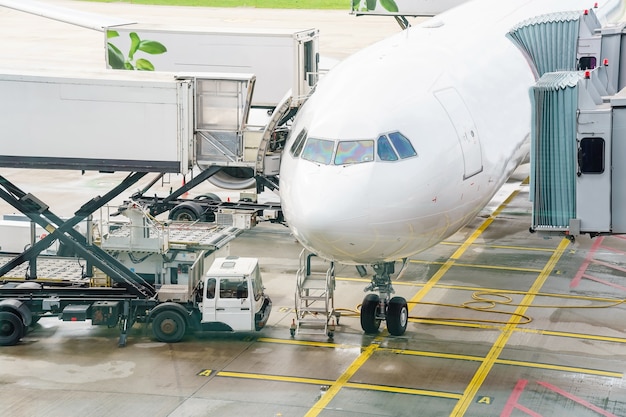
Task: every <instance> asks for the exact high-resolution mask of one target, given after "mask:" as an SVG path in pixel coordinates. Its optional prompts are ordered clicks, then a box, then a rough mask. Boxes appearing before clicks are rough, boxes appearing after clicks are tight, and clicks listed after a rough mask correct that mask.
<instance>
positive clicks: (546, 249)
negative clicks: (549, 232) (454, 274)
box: [409, 242, 554, 262]
mask: <svg viewBox="0 0 626 417" xmlns="http://www.w3.org/2000/svg"><path fill="white" fill-rule="evenodd" d="M439 244H440V245H448V246H461V243H460V242H440V243H439ZM476 246H477V247H483V248H493V249H513V250H523V251H537V252H554V249H552V248H538V247H535V246H513V245H485V244H480V243H477V244H476ZM409 262H413V261H412V260H410V261H409Z"/></svg>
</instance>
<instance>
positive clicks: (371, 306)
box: [361, 294, 380, 334]
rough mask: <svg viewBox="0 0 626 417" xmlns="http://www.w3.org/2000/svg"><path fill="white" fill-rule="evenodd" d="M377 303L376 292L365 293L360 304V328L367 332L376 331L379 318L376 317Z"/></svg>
mask: <svg viewBox="0 0 626 417" xmlns="http://www.w3.org/2000/svg"><path fill="white" fill-rule="evenodd" d="M379 303H380V297H379V296H378V294H367V295H366V296H365V298H364V299H363V304H361V328H362V329H363V331H364V332H365V333H367V334H373V333H378V328H379V327H380V319H377V318H376V316H377V314H376V311H377V310H378V304H379Z"/></svg>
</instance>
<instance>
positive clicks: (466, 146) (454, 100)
mask: <svg viewBox="0 0 626 417" xmlns="http://www.w3.org/2000/svg"><path fill="white" fill-rule="evenodd" d="M435 97H437V100H439V103H441V105H442V106H443V108H444V110H445V111H446V113H447V114H448V117H449V118H450V121H451V122H452V125H453V126H454V129H455V130H456V134H457V137H458V139H459V144H460V145H461V151H462V152H463V162H464V164H465V171H464V175H463V179H468V178H470V177H473V176H474V175H476V174H478V173H480V172H481V171H482V170H483V153H482V147H481V145H480V138H479V136H478V129H477V128H476V125H475V124H474V120H473V119H472V115H471V114H470V112H469V110H468V109H467V106H466V105H465V103H464V102H463V99H462V98H461V96H460V95H459V93H458V91H456V89H454V88H446V89H444V90H440V91H437V92H436V93H435Z"/></svg>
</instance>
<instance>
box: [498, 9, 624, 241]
mask: <svg viewBox="0 0 626 417" xmlns="http://www.w3.org/2000/svg"><path fill="white" fill-rule="evenodd" d="M509 35H510V36H511V38H512V39H514V40H515V41H516V42H518V44H519V45H520V48H521V49H522V50H523V51H525V52H526V54H527V56H528V59H529V61H530V62H533V63H534V65H535V68H536V69H537V74H538V75H539V76H540V78H539V80H538V82H537V83H536V85H535V86H534V87H533V88H532V89H531V101H532V105H533V125H532V132H531V157H530V159H531V175H530V177H531V184H530V185H531V187H530V193H531V196H530V197H531V201H532V209H533V210H532V226H531V228H530V230H531V231H532V232H542V233H555V234H565V235H567V236H569V237H570V238H571V239H574V238H575V236H577V235H580V234H589V235H591V236H598V235H612V234H624V233H626V188H624V186H623V184H624V181H626V166H625V165H624V164H623V163H621V161H623V160H624V159H626V142H625V141H624V137H625V136H624V135H625V132H626V88H625V87H626V54H622V51H625V50H626V49H625V47H626V24H624V23H621V24H617V25H608V26H604V27H603V26H602V25H601V24H600V22H599V20H598V19H597V18H596V17H595V15H594V13H593V10H586V11H584V12H582V13H581V12H573V13H566V14H563V13H560V14H555V15H547V16H540V17H537V18H534V19H533V20H532V21H528V22H525V23H523V24H521V25H520V26H519V27H518V28H515V29H514V30H513V31H512V32H511V33H510V34H509ZM550 45H552V46H550ZM558 45H560V49H559V50H562V51H563V53H562V54H554V53H553V52H550V51H553V48H552V47H556V46H558ZM557 55H558V56H559V57H560V60H559V61H558V62H557V61H554V60H552V61H551V58H550V57H553V56H557Z"/></svg>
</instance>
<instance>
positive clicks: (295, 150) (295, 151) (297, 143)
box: [291, 129, 306, 158]
mask: <svg viewBox="0 0 626 417" xmlns="http://www.w3.org/2000/svg"><path fill="white" fill-rule="evenodd" d="M305 140H306V129H302V131H301V132H300V133H298V136H297V137H296V140H294V141H293V145H291V154H292V155H293V156H294V157H295V158H297V157H299V156H300V152H302V147H303V146H304V141H305Z"/></svg>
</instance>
